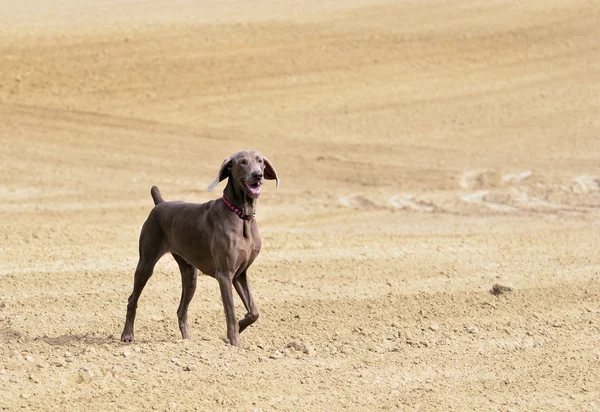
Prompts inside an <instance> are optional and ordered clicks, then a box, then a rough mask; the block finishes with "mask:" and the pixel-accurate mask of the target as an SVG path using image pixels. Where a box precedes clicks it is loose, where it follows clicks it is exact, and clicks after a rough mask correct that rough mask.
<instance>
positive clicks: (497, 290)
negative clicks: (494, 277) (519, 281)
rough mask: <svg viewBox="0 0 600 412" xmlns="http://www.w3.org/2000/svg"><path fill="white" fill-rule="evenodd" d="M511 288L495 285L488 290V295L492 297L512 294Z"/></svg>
mask: <svg viewBox="0 0 600 412" xmlns="http://www.w3.org/2000/svg"><path fill="white" fill-rule="evenodd" d="M512 291H513V288H512V287H511V286H506V285H500V284H498V283H495V284H494V286H492V288H491V289H490V293H491V294H492V295H494V296H499V295H503V294H505V293H509V292H512Z"/></svg>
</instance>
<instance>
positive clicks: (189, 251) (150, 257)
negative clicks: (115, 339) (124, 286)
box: [121, 150, 279, 346]
mask: <svg viewBox="0 0 600 412" xmlns="http://www.w3.org/2000/svg"><path fill="white" fill-rule="evenodd" d="M227 178H228V181H227V186H226V187H225V189H224V190H223V197H222V198H221V199H216V200H211V201H209V202H206V203H200V204H198V203H185V202H180V201H177V202H165V201H164V200H163V198H162V196H161V194H160V191H159V190H158V188H157V187H156V186H153V187H152V189H151V194H152V198H153V199H154V204H155V206H154V208H153V209H152V211H151V212H150V215H149V216H148V219H147V220H146V222H145V223H144V226H143V227H142V231H141V234H140V244H139V251H140V258H139V262H138V264H137V268H136V270H135V278H134V283H133V292H132V294H131V295H130V296H129V300H128V304H127V318H126V320H125V327H124V329H123V334H122V335H121V341H122V342H132V341H133V324H134V320H135V313H136V309H137V304H138V299H139V298H140V294H141V293H142V290H143V289H144V286H145V285H146V282H147V281H148V279H149V278H150V276H152V271H153V270H154V266H155V265H156V262H158V260H159V259H160V257H161V256H163V255H164V254H165V253H168V252H170V253H171V254H172V255H173V257H174V258H175V261H177V264H178V265H179V269H180V271H181V283H182V292H181V300H180V302H179V308H178V309H177V317H178V320H179V329H180V330H181V336H182V337H183V338H184V339H189V337H190V335H189V332H188V324H187V311H188V306H189V303H190V301H191V300H192V297H193V296H194V292H195V290H196V278H197V269H199V270H200V271H201V272H202V273H204V274H206V275H209V276H212V277H214V278H216V279H217V281H218V282H219V287H220V290H221V298H222V300H223V307H224V309H225V318H226V321H227V338H228V339H229V343H231V344H232V345H234V346H241V345H240V340H239V334H240V333H241V332H242V331H243V330H244V329H246V328H247V327H248V326H250V325H251V324H253V323H254V322H256V320H257V319H258V311H257V309H256V305H255V303H254V300H253V298H252V294H251V292H250V285H249V284H248V274H247V272H248V268H249V267H250V265H251V264H252V262H254V259H256V256H257V255H258V253H259V252H260V247H261V241H260V235H259V233H258V226H257V224H256V220H255V219H254V213H255V210H256V201H257V199H258V197H259V195H260V191H261V186H262V184H263V182H264V180H265V179H267V180H275V181H276V187H279V178H278V176H277V171H276V170H275V168H274V167H273V165H272V164H271V162H269V160H268V159H267V158H265V157H264V156H262V155H261V154H260V153H258V152H256V151H251V150H245V151H241V152H238V153H236V154H234V155H232V156H230V157H228V158H226V159H225V160H224V161H223V164H222V165H221V168H220V169H219V174H218V176H217V178H216V179H215V180H214V182H213V183H212V184H211V185H210V186H209V187H208V191H211V190H212V189H213V188H214V187H215V186H216V185H217V184H218V183H219V182H220V181H222V180H225V179H227ZM232 285H233V287H234V288H235V290H236V291H237V293H238V294H239V296H240V298H241V300H242V302H243V303H244V306H245V307H246V310H247V311H248V313H246V316H245V317H244V318H242V319H241V320H240V321H239V322H237V320H236V316H235V308H234V303H233V293H232V288H231V286H232Z"/></svg>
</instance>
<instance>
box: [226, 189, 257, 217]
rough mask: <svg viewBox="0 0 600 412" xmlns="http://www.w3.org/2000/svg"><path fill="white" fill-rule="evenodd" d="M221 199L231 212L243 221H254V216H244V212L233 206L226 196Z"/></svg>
mask: <svg viewBox="0 0 600 412" xmlns="http://www.w3.org/2000/svg"><path fill="white" fill-rule="evenodd" d="M221 199H222V200H223V203H225V204H226V205H227V207H228V208H229V209H231V211H232V212H233V213H235V214H236V215H238V216H239V217H240V218H241V219H244V220H250V221H252V220H254V214H251V215H246V214H244V212H242V211H241V210H240V209H238V208H237V207H235V206H234V205H232V204H231V202H230V201H229V200H227V198H226V197H225V195H223V197H222V198H221Z"/></svg>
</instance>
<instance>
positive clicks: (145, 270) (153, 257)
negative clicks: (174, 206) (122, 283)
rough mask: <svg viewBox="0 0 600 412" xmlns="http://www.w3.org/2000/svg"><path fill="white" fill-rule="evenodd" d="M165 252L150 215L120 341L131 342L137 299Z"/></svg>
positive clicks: (163, 241) (157, 228) (144, 229)
mask: <svg viewBox="0 0 600 412" xmlns="http://www.w3.org/2000/svg"><path fill="white" fill-rule="evenodd" d="M166 252H167V244H166V242H165V239H164V237H163V235H162V231H161V229H160V227H158V224H157V223H156V222H155V221H153V220H152V219H151V218H150V217H149V218H148V220H147V221H146V223H144V226H143V227H142V233H141V234H140V260H139V261H138V264H137V267H136V269H135V276H134V281H133V292H132V293H131V295H130V296H129V299H128V302H127V317H126V319H125V327H124V328H123V333H122V334H121V342H126V343H130V342H133V323H134V321H135V313H136V310H137V305H138V299H139V298H140V295H141V294H142V290H144V286H146V283H147V282H148V279H150V276H152V272H153V271H154V266H155V265H156V262H158V259H160V257H161V256H162V255H164V254H165V253H166Z"/></svg>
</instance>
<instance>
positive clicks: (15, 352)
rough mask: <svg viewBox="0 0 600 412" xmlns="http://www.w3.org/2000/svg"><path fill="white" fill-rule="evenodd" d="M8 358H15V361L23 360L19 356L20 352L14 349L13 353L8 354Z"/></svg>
mask: <svg viewBox="0 0 600 412" xmlns="http://www.w3.org/2000/svg"><path fill="white" fill-rule="evenodd" d="M10 357H11V358H15V359H17V360H23V355H21V352H19V351H18V350H16V349H15V350H13V351H12V352H11V353H10Z"/></svg>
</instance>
